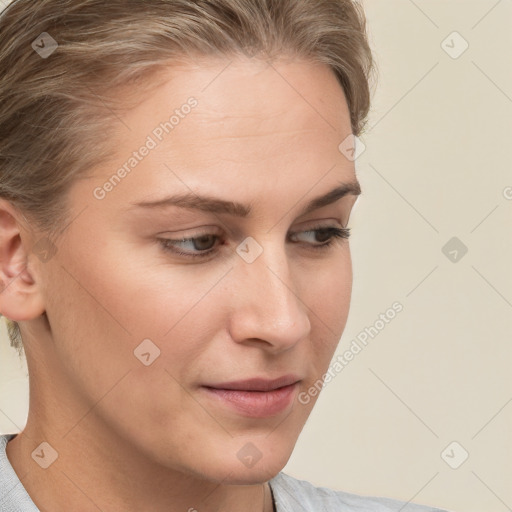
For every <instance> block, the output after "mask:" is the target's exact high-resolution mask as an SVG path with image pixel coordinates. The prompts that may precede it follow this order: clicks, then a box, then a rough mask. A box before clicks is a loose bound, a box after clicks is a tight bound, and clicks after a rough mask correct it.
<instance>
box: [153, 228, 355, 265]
mask: <svg viewBox="0 0 512 512" xmlns="http://www.w3.org/2000/svg"><path fill="white" fill-rule="evenodd" d="M319 232H320V233H330V235H331V236H330V238H329V240H328V241H327V242H324V243H323V244H318V245H315V244H309V245H311V249H313V250H315V251H325V250H327V249H329V248H330V247H332V246H333V244H334V243H335V242H336V241H341V240H348V239H349V237H350V228H338V227H332V226H318V227H313V228H311V229H307V230H306V231H299V232H297V233H292V234H293V235H296V234H298V233H319ZM207 236H214V237H216V238H217V239H218V238H220V236H219V235H215V234H213V233H204V234H201V235H198V236H196V237H191V238H181V239H179V240H175V239H169V238H158V241H159V243H160V245H161V247H162V249H163V250H164V251H165V252H171V253H173V254H176V255H178V256H183V257H185V258H189V259H199V258H207V257H208V256H210V255H211V254H213V253H215V252H217V249H209V250H207V251H202V252H200V253H195V254H194V253H188V252H183V251H179V250H177V249H174V248H173V247H172V245H173V242H182V243H183V242H194V241H196V240H199V239H201V238H204V237H207ZM296 243H300V242H296Z"/></svg>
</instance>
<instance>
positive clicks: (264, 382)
mask: <svg viewBox="0 0 512 512" xmlns="http://www.w3.org/2000/svg"><path fill="white" fill-rule="evenodd" d="M299 380H300V377H297V376H296V375H283V376H282V377H277V378H276V379H265V378H254V379H245V380H236V381H231V382H219V383H216V384H205V385H204V387H207V388H215V389H232V390H237V391H272V390H273V389H277V388H282V387H284V386H289V385H290V384H295V383H296V382H298V381H299Z"/></svg>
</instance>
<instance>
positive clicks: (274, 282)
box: [232, 236, 311, 348]
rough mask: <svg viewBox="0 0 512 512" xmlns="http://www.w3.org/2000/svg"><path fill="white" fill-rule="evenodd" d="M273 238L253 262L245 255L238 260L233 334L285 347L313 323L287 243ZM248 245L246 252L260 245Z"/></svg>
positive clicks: (240, 337)
mask: <svg viewBox="0 0 512 512" xmlns="http://www.w3.org/2000/svg"><path fill="white" fill-rule="evenodd" d="M271 238H272V236H267V237H266V242H263V243H260V244H259V246H260V254H259V255H258V256H257V257H256V258H255V259H254V260H253V261H252V262H249V261H250V259H247V260H246V259H244V257H243V256H242V257H241V260H240V261H238V262H237V265H236V268H235V272H234V276H236V277H235V280H236V283H235V285H234V286H235V287H236V293H235V294H233V296H235V297H237V299H236V303H235V304H234V307H233V311H234V313H233V315H234V317H233V318H232V335H233V337H234V338H235V339H237V340H238V341H244V340H247V339H255V338H258V339H260V340H264V341H266V342H268V343H270V344H273V345H275V346H278V345H279V346H280V347H283V348H284V347H290V346H291V345H293V344H294V343H296V342H298V341H299V340H300V339H302V338H303V337H304V336H307V334H308V333H309V330H310V327H311V326H310V322H309V317H308V313H307V312H308V309H307V307H306V306H305V304H304V303H303V302H302V300H301V298H300V290H297V286H296V283H295V282H294V279H295V278H296V276H294V275H293V273H292V270H291V269H290V265H289V261H288V258H287V256H286V252H285V247H284V245H283V244H280V243H278V242H276V240H275V236H274V240H273V241H271ZM249 243H250V242H249ZM253 244H254V242H253ZM243 245H244V244H241V249H242V251H243V249H244V247H243ZM245 249H246V252H245V253H244V252H242V253H241V254H242V255H244V254H250V252H251V250H255V249H256V247H255V246H254V245H253V246H252V247H249V248H247V247H246V248H245ZM239 250H240V248H239Z"/></svg>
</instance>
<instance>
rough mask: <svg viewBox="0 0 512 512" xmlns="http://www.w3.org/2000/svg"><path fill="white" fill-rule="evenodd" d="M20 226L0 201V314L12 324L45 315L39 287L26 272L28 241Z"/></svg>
mask: <svg viewBox="0 0 512 512" xmlns="http://www.w3.org/2000/svg"><path fill="white" fill-rule="evenodd" d="M23 226H24V223H23V219H22V215H21V214H20V213H19V212H18V210H17V209H16V208H15V207H14V206H12V204H11V203H9V202H8V201H6V200H4V199H0V313H1V314H2V315H4V316H5V317H7V318H8V319H10V320H13V321H15V322H19V321H23V320H31V319H33V318H36V317H38V316H40V315H42V314H43V313H44V311H45V307H44V300H43V296H42V294H41V290H40V286H39V285H40V283H39V282H38V281H37V280H36V279H35V278H34V275H33V273H32V271H31V269H30V268H29V261H28V256H29V254H30V247H29V244H30V243H31V240H30V239H29V236H28V233H27V231H26V230H24V229H23ZM31 261H33V259H32V260H31Z"/></svg>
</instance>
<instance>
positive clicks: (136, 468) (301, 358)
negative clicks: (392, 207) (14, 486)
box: [0, 58, 357, 512]
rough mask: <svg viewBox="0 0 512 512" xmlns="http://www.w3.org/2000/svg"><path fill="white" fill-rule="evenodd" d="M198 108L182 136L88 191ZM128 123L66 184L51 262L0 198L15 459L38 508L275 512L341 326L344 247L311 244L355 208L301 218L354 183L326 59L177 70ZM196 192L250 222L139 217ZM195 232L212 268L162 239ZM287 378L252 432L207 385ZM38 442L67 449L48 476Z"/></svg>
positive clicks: (346, 267)
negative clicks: (252, 453)
mask: <svg viewBox="0 0 512 512" xmlns="http://www.w3.org/2000/svg"><path fill="white" fill-rule="evenodd" d="M230 61H233V62H232V63H231V65H230V66H228V67H227V68H226V66H227V64H228V63H229V62H230ZM222 70H224V71H222ZM221 71H222V73H220V72H221ZM219 73H220V74H219ZM162 76H163V75H162ZM162 76H161V77H160V78H162ZM171 78H172V79H171ZM291 84H293V87H292V85H291ZM191 96H194V97H195V98H196V99H197V101H198V105H197V107H196V108H194V109H193V110H192V111H191V113H190V114H188V115H187V116H186V117H185V118H184V119H181V120H180V124H179V126H177V127H176V128H175V129H174V130H173V131H172V132H171V133H170V134H168V135H166V136H165V137H164V138H163V140H162V141H161V142H159V144H158V145H157V147H156V148H154V149H152V150H151V151H150V152H149V154H148V155H147V156H146V157H145V158H144V159H143V160H142V161H141V162H140V163H139V164H138V165H137V167H136V168H134V169H133V170H132V171H131V172H130V174H128V175H127V176H126V177H124V179H123V180H122V181H121V182H120V183H119V184H117V185H116V187H115V188H114V189H113V190H112V191H110V192H109V193H108V194H107V195H106V197H105V198H104V199H102V200H99V199H97V198H96V197H94V195H93V190H94V189H95V187H98V186H99V187H101V186H102V185H103V184H104V183H105V182H106V181H107V180H108V179H109V178H110V177H111V176H112V174H113V173H115V171H116V169H118V168H119V167H120V166H121V165H122V164H123V163H124V162H125V161H126V160H127V159H128V158H129V157H130V156H131V154H132V152H133V151H135V150H137V149H138V148H140V147H141V145H143V144H144V142H145V141H146V139H147V137H148V135H149V134H151V133H152V132H153V130H154V129H155V127H156V126H158V125H159V123H160V122H162V121H163V120H165V119H168V118H169V115H170V114H167V113H168V112H169V113H172V111H174V109H175V108H178V107H179V106H180V105H182V104H184V103H185V102H186V100H187V98H189V97H191ZM122 120H123V122H124V124H123V123H119V127H118V132H117V133H112V134H110V133H109V134H108V136H109V137H111V138H112V148H113V152H114V153H113V155H114V158H113V162H114V163H110V164H109V165H105V166H101V167H99V168H98V169H95V170H94V173H93V175H91V177H90V178H89V179H85V180H80V181H77V182H76V183H75V185H74V186H73V188H72V190H71V192H70V196H69V197H70V205H71V213H70V216H69V219H74V220H73V222H71V223H70V224H69V226H68V227H67V228H66V230H65V231H64V232H63V234H62V236H61V237H60V238H59V239H58V242H56V244H57V252H56V253H55V255H53V257H51V258H50V259H49V260H48V261H45V262H43V261H41V260H40V259H39V258H38V257H37V256H36V255H35V254H34V253H33V252H31V250H30V248H31V246H32V244H33V243H34V242H35V241H37V240H38V239H39V238H40V237H41V234H39V233H36V232H35V231H34V230H33V229H30V227H29V226H27V225H26V222H24V220H23V216H22V215H20V213H19V212H18V211H17V210H16V209H15V208H14V207H12V205H11V204H9V203H8V202H6V201H1V203H0V226H1V228H2V229H1V230H0V232H1V233H2V234H1V239H0V258H1V261H0V263H1V277H2V282H3V283H4V285H6V286H7V288H5V290H4V291H3V293H1V294H0V312H1V313H2V314H4V315H5V316H7V317H8V318H11V319H12V320H15V321H19V322H20V325H21V328H22V334H23V340H24V344H25V348H26V355H27V363H28V368H29V372H30V405H29V411H30V412H29V416H28V421H27V425H26V428H25V429H24V431H23V433H22V434H21V435H18V436H17V437H16V438H15V439H13V440H12V441H11V442H10V443H9V444H8V445H7V456H8V458H9V460H10V462H11V464H12V465H13V468H14V469H15V471H16V473H17V475H18V476H19V478H20V480H21V481H22V483H23V485H24V487H25V488H26V489H27V491H28V493H29V495H30V496H31V497H32V498H33V500H34V502H35V503H36V505H37V506H38V507H39V508H40V510H42V511H43V512H45V511H52V512H61V511H62V512H64V511H67V510H70V509H72V510H80V511H83V512H88V511H96V512H97V511H98V510H102V511H105V512H106V511H119V510H123V511H125V512H135V511H141V510H151V511H152V512H164V511H165V512H169V511H170V512H174V511H176V512H177V511H187V510H197V511H198V512H203V511H204V512H213V511H218V510H222V511H223V512H233V511H235V510H236V511H239V510H244V511H248V512H252V511H254V512H256V511H258V512H261V511H262V510H263V511H265V512H271V511H272V510H273V507H272V502H271V496H270V488H269V485H268V481H269V480H270V479H271V478H272V477H273V476H275V475H276V474H277V473H278V472H279V471H281V470H282V468H283V467H284V466H285V464H286V463H287V461H288V459H289V457H290V455H291V453H292V450H293V448H294V445H295V443H296V441H297V438H298V436H299V433H300V431H301V430H302V428H303V426H304V424H305V422H306V420H307V418H308V416H309V414H310V412H311V409H312V407H313V405H314V403H315V401H316V399H317V396H315V397H312V399H311V401H310V402H309V403H307V404H303V403H300V402H299V401H298V399H297V396H298V394H299V393H300V392H303V391H306V390H307V389H308V388H309V387H311V386H312V385H313V384H314V383H315V382H316V381H317V380H318V379H319V378H321V377H322V375H323V374H324V373H325V371H326V370H327V368H328V365H329V362H330V360H331V358H332V356H333V354H334V351H335V349H336V346H337V344H338V342H339V338H340V336H341V334H342V332H343V329H344V327H345V324H346V320H347V316H348V312H349V304H350V295H351V287H352V267H351V258H350V249H349V244H348V240H346V239H335V240H334V242H333V244H332V245H331V246H330V247H329V248H327V249H321V250H318V249H315V248H314V246H315V245H316V246H319V245H321V244H323V243H325V241H326V240H327V239H328V237H327V236H326V235H325V234H322V232H317V233H316V234H315V232H312V231H311V230H312V229H318V228H319V227H337V228H341V227H343V226H345V225H346V223H347V221H348V218H349V215H350V211H351V209H352V207H353V204H354V202H355V199H356V196H357V195H356V194H351V193H348V194H346V195H345V196H344V197H341V198H339V199H338V200H336V201H335V202H333V203H332V204H328V205H325V206H322V207H321V208H318V209H316V210H314V211H311V212H309V213H307V214H306V215H300V213H301V211H302V209H303V208H304V207H305V206H306V205H307V204H308V203H309V202H310V201H311V200H312V199H314V198H316V197H319V196H322V195H325V194H327V193H328V192H330V191H331V190H333V189H334V188H337V187H339V186H340V185H341V184H350V183H352V184H353V183H356V184H357V179H356V176H355V168H354V163H353V162H351V161H349V160H348V159H347V158H345V156H344V155H343V154H341V153H340V151H339V150H338V146H339V144H340V143H341V142H342V141H343V140H344V139H345V138H346V137H347V136H348V135H349V134H350V133H351V126H350V117H349V112H348V107H347V103H346V100H345V96H344V94H343V91H342V89H341V87H340V86H339V84H338V82H337V81H336V78H335V76H334V74H333V73H332V71H331V70H330V69H329V68H328V67H327V66H325V65H322V64H313V63H311V62H307V61H301V60H296V61H294V62H284V61H276V62H274V63H272V65H271V66H269V65H268V63H266V62H263V61H261V60H256V59H253V60H249V59H245V60H244V59H241V58H240V59H226V60H221V59H213V58H211V59H210V60H209V61H206V62H205V63H202V64H201V65H200V66H199V65H195V66H193V65H192V64H191V65H189V66H183V67H180V68H176V69H169V77H168V79H166V80H164V81H163V84H162V85H159V86H158V88H157V89H155V91H154V92H152V93H151V94H150V95H148V97H147V98H144V100H143V101H142V102H141V103H140V104H139V105H137V106H136V107H135V108H134V109H132V110H130V111H128V112H125V113H124V115H123V118H122ZM125 124H126V125H127V126H128V127H129V129H127V128H126V127H125ZM105 136H106V135H105ZM190 191H193V192H194V194H197V195H209V196H214V197H217V198H221V199H225V200H230V201H236V202H237V203H242V204H243V205H247V206H249V205H250V206H251V207H252V211H251V213H250V214H249V215H248V216H247V217H245V218H242V217H237V216H233V215H230V214H228V213H207V212H202V211H199V210H193V209H184V208H179V207H177V206H168V207H166V208H142V207H135V206H133V204H134V203H138V202H141V201H153V200H157V199H160V198H163V197H166V196H170V195H174V194H180V193H187V192H190ZM204 233H207V234H211V235H215V236H217V237H218V239H217V240H216V239H215V238H213V241H212V240H211V239H209V238H207V239H203V240H202V241H201V240H199V241H198V242H196V244H195V245H194V244H193V243H192V242H182V243H180V244H178V245H177V247H176V248H177V249H178V250H180V251H183V252H188V253H200V252H201V251H203V252H206V251H208V250H210V249H213V250H215V251H216V252H214V253H212V254H211V255H210V256H208V257H206V258H204V260H201V259H200V258H196V259H194V260H192V259H187V258H185V257H183V256H179V255H177V254H174V253H172V252H166V251H165V250H164V249H163V247H162V245H161V244H159V242H158V239H159V238H167V239H174V240H178V241H179V240H180V239H182V238H193V237H199V236H202V235H203V234H204ZM291 233H294V237H293V239H292V238H291ZM247 237H252V238H253V239H254V240H256V241H257V243H258V244H259V245H260V246H261V247H262V248H263V252H262V253H261V254H260V255H259V257H258V258H256V259H255V260H254V261H253V262H252V263H248V262H247V261H246V260H244V259H243V258H242V257H241V256H240V255H239V253H237V252H236V249H237V247H238V246H240V244H241V243H242V242H243V241H244V240H245V239H246V238H247ZM43 313H46V316H45V315H43ZM147 338H149V339H150V340H152V342H153V343H154V345H156V346H157V347H158V348H159V349H160V356H159V357H158V358H156V359H155V360H154V362H153V363H152V364H151V365H149V366H145V365H144V364H142V363H141V361H140V360H139V359H138V358H137V357H135V356H134V350H135V349H136V348H137V347H138V346H139V345H140V343H141V342H142V340H144V339H147ZM286 374H294V375H295V376H296V377H297V380H298V381H299V382H298V384H297V385H296V387H295V388H294V391H293V397H292V400H291V402H290V404H289V405H288V406H286V407H285V408H284V409H283V410H281V411H279V412H276V413H275V414H269V415H267V416H265V417H260V418H254V417H249V416H247V415H244V414H243V413H242V412H240V411H238V410H234V409H233V408H230V407H228V406H226V404H225V403H224V402H220V401H218V400H215V399H213V398H212V396H210V394H209V393H207V392H205V388H204V387H202V386H204V384H206V383H220V382H226V381H234V380H241V379H248V378H252V377H261V378H265V379H273V378H276V377H279V376H282V375H286ZM42 442H47V443H49V444H50V445H51V446H52V447H53V449H55V450H56V451H57V452H58V459H57V460H56V461H55V462H54V463H53V464H52V465H50V466H49V467H48V468H47V469H42V468H41V467H39V465H38V464H36V463H35V462H34V458H33V457H32V455H31V454H32V452H33V451H34V450H35V449H36V447H38V446H39V444H40V443H42ZM248 443H252V444H251V445H249V444H248ZM252 445H254V446H255V447H256V448H257V450H258V451H259V453H260V454H261V458H260V459H259V461H258V462H257V463H256V464H254V465H251V466H250V467H249V465H246V464H244V463H242V462H241V459H240V456H239V454H238V452H239V451H240V450H241V449H242V448H243V447H247V446H252ZM251 449H254V448H251Z"/></svg>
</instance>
